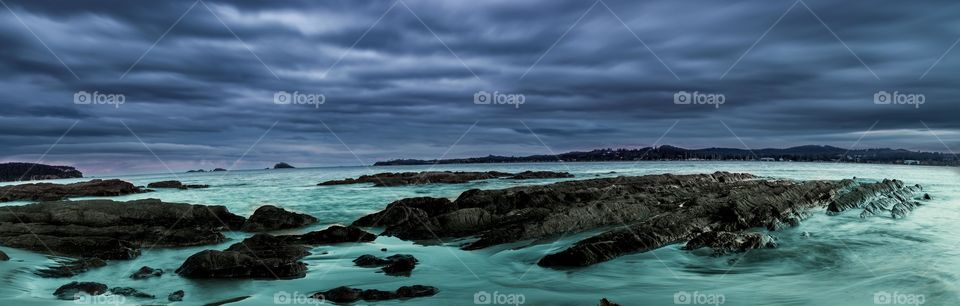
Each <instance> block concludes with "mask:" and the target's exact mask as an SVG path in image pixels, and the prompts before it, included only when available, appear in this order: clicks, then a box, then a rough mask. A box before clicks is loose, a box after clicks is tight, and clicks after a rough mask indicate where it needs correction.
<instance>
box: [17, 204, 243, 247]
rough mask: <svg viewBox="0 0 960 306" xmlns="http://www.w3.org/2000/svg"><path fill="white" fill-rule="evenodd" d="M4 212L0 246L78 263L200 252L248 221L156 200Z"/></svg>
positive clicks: (208, 208) (222, 209) (223, 212)
mask: <svg viewBox="0 0 960 306" xmlns="http://www.w3.org/2000/svg"><path fill="white" fill-rule="evenodd" d="M7 208H8V209H4V210H2V211H0V245H4V246H8V247H13V248H20V249H27V250H32V251H37V252H41V253H51V252H52V254H53V255H61V256H73V257H79V258H100V259H131V258H135V257H137V256H139V255H140V247H141V246H142V245H144V244H149V245H153V246H157V247H174V246H196V245H204V244H213V243H219V242H222V241H224V240H225V238H224V236H223V234H222V233H221V231H222V230H225V229H236V228H239V227H240V226H241V225H242V224H243V223H244V222H245V220H246V219H245V218H244V217H241V216H238V215H234V214H232V213H230V212H229V211H227V209H226V208H225V207H223V206H204V205H191V204H182V203H166V202H161V201H160V200H156V199H145V200H136V201H128V202H117V201H110V200H89V201H58V202H42V203H37V204H29V205H22V206H8V207H7Z"/></svg>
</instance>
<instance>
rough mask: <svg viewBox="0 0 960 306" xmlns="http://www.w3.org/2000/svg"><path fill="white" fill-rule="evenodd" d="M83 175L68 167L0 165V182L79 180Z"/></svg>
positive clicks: (31, 164) (27, 164) (20, 164)
mask: <svg viewBox="0 0 960 306" xmlns="http://www.w3.org/2000/svg"><path fill="white" fill-rule="evenodd" d="M81 177H83V173H81V172H80V171H78V170H77V169H76V168H73V167H68V166H50V165H44V164H34V163H3V164H0V182H12V181H36V180H53V179H64V178H81Z"/></svg>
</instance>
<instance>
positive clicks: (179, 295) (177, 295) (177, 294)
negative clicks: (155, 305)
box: [167, 290, 186, 302]
mask: <svg viewBox="0 0 960 306" xmlns="http://www.w3.org/2000/svg"><path fill="white" fill-rule="evenodd" d="M185 294H186V293H184V292H183V290H177V291H174V292H173V293H171V294H170V295H167V300H168V301H171V302H179V301H183V296H184V295H185Z"/></svg>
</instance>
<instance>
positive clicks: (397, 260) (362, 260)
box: [353, 254, 418, 276]
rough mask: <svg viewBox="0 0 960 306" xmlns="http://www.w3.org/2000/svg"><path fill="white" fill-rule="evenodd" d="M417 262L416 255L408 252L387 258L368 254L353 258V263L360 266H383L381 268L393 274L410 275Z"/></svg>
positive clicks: (388, 273)
mask: <svg viewBox="0 0 960 306" xmlns="http://www.w3.org/2000/svg"><path fill="white" fill-rule="evenodd" d="M417 262H418V261H417V258H416V257H413V255H408V254H396V255H393V256H388V257H387V258H380V257H377V256H374V255H369V254H367V255H363V256H360V257H357V259H354V260H353V263H354V264H355V265H357V266H358V267H364V268H374V267H383V268H381V269H380V270H381V271H383V272H384V273H386V274H387V275H392V276H410V272H411V271H413V268H415V267H416V266H417Z"/></svg>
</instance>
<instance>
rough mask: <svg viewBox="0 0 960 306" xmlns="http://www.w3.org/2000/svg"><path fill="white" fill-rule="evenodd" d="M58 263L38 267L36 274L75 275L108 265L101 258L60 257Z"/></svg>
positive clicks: (45, 275) (50, 276) (60, 276)
mask: <svg viewBox="0 0 960 306" xmlns="http://www.w3.org/2000/svg"><path fill="white" fill-rule="evenodd" d="M56 261H57V264H56V265H54V266H49V267H46V268H41V269H38V270H37V271H36V272H34V274H36V275H37V276H40V277H45V278H62V277H74V276H76V275H78V274H80V273H83V272H87V271H89V270H90V269H94V268H100V267H105V266H107V262H106V261H103V260H102V259H99V258H79V259H74V258H60V259H56Z"/></svg>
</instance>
